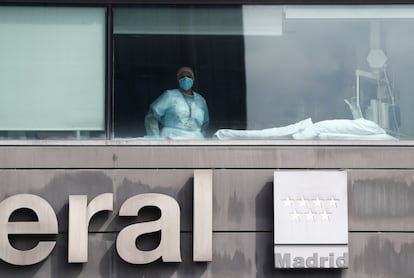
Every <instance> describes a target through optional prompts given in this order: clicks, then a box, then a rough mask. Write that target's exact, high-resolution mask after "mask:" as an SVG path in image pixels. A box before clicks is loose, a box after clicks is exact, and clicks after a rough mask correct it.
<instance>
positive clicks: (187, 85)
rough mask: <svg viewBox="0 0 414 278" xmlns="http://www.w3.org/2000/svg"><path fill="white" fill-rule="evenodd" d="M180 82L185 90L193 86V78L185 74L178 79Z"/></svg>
mask: <svg viewBox="0 0 414 278" xmlns="http://www.w3.org/2000/svg"><path fill="white" fill-rule="evenodd" d="M178 84H180V87H181V89H183V90H184V91H187V90H189V89H191V87H193V79H191V78H189V77H187V76H185V77H183V78H181V79H180V80H178Z"/></svg>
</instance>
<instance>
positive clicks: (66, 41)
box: [0, 6, 105, 139]
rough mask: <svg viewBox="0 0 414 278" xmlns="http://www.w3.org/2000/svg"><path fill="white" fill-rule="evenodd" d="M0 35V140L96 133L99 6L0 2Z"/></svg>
mask: <svg viewBox="0 0 414 278" xmlns="http://www.w3.org/2000/svg"><path fill="white" fill-rule="evenodd" d="M0 38H1V43H0V138H3V139H16V138H18V139H50V138H59V139H62V138H65V139H66V138H90V137H95V138H96V137H98V138H99V137H102V138H103V136H104V130H105V110H104V108H105V9H104V8H74V7H9V6H3V7H0Z"/></svg>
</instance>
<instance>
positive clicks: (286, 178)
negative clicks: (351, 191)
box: [273, 171, 348, 268]
mask: <svg viewBox="0 0 414 278" xmlns="http://www.w3.org/2000/svg"><path fill="white" fill-rule="evenodd" d="M273 184H274V185H273V186H274V188H273V189H274V190H273V194H274V242H275V246H274V252H275V257H274V260H275V267H276V268H347V267H348V201H347V173H346V172H345V171H277V172H275V173H274V183H273Z"/></svg>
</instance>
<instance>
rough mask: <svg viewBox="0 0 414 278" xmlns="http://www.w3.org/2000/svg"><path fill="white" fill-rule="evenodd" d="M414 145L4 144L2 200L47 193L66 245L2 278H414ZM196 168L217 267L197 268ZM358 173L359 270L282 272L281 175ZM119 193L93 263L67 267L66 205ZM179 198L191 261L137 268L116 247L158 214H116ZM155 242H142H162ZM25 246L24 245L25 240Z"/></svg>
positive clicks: (6, 269)
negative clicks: (125, 206) (128, 205)
mask: <svg viewBox="0 0 414 278" xmlns="http://www.w3.org/2000/svg"><path fill="white" fill-rule="evenodd" d="M413 155H414V148H412V147H410V146H396V147H392V146H383V147H381V146H372V147H369V146H365V147H357V146H339V147H338V146H279V147H275V146H262V147H260V146H233V147H232V146H197V147H186V146H158V147H144V146H18V147H13V146H2V147H0V188H1V189H0V200H3V199H5V198H6V197H8V196H10V195H14V194H18V193H32V194H37V195H39V196H42V197H43V198H45V199H46V200H48V202H49V203H50V204H51V205H52V207H53V209H54V210H55V212H56V213H57V216H58V221H59V234H58V236H57V237H56V240H57V246H56V247H55V249H54V251H53V252H52V254H51V255H50V256H49V257H48V259H47V260H46V261H44V262H41V263H39V264H36V265H34V266H28V267H16V266H11V265H8V264H6V263H4V262H0V276H1V277H8V276H13V277H57V276H59V277H376V278H378V277H413V273H414V264H413V262H414V167H413V166H414V159H413V157H414V156H413ZM194 168H208V169H209V168H212V169H213V230H214V233H213V261H212V262H211V263H195V262H193V261H192V205H193V204H192V194H193V189H192V182H193V181H192V177H193V169H194ZM279 169H283V170H295V169H334V170H335V169H345V170H347V171H348V194H349V196H348V199H349V201H348V202H349V205H348V206H349V240H350V267H349V269H347V270H290V271H282V270H275V269H274V267H273V233H272V230H273V197H272V196H273V195H272V185H273V171H275V170H279ZM104 192H113V193H114V212H113V213H102V214H99V215H97V216H96V217H95V218H94V220H93V221H92V223H91V227H90V231H91V234H90V237H89V250H90V254H89V262H88V263H86V264H67V221H68V196H69V195H73V194H86V195H88V198H89V199H92V198H93V197H94V196H96V195H98V194H100V193H104ZM146 192H156V193H163V194H167V195H170V196H172V197H174V198H175V199H176V200H177V201H178V203H179V205H180V207H181V253H182V259H183V262H182V263H179V264H176V263H173V264H172V263H161V262H159V261H158V262H155V263H151V264H148V265H130V264H128V263H125V262H123V261H122V260H121V259H120V258H119V256H118V255H117V253H116V251H115V249H114V240H115V238H116V235H117V232H118V231H119V230H120V229H122V228H123V227H124V226H126V225H128V224H130V223H135V222H136V221H140V220H142V219H145V218H146V217H147V218H148V219H150V218H151V217H153V215H152V214H151V212H150V211H149V212H147V214H144V215H142V216H141V215H140V217H142V218H138V219H126V220H125V219H121V218H119V217H117V214H118V211H119V207H120V206H121V204H122V203H123V202H124V201H125V200H126V199H127V198H129V197H131V196H133V195H135V194H140V193H146ZM154 242H156V237H151V236H149V237H147V238H146V239H145V241H143V242H142V244H148V245H149V246H151V244H155V243H154ZM16 244H17V245H18V244H21V245H25V244H26V243H25V242H24V240H23V239H16Z"/></svg>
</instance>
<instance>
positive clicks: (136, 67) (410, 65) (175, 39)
mask: <svg viewBox="0 0 414 278" xmlns="http://www.w3.org/2000/svg"><path fill="white" fill-rule="evenodd" d="M138 14H145V15H146V17H141V18H140V17H138V16H137V15H138ZM150 14H151V15H152V16H149V15H150ZM157 16H160V17H161V18H162V20H159V21H157V20H156V18H157ZM150 18H151V19H150ZM154 18H155V19H154ZM150 20H152V21H154V22H150ZM156 22H158V23H156ZM230 22H231V24H230ZM114 23H115V25H114V30H115V52H114V59H115V69H114V70H115V80H114V84H115V93H114V96H115V108H114V133H115V136H116V137H142V136H144V135H145V130H144V128H143V118H144V116H145V113H146V112H147V109H148V106H149V104H150V103H151V102H153V101H154V100H155V99H156V98H157V97H158V96H159V95H160V94H161V92H162V89H161V87H162V88H165V87H168V86H169V85H170V86H172V84H173V82H175V80H172V79H171V80H170V79H169V78H168V76H171V75H172V73H173V72H174V71H175V69H176V68H177V67H178V66H179V65H181V64H188V65H191V66H192V67H193V68H194V70H195V72H196V75H197V76H199V77H200V78H199V79H198V80H197V84H195V85H196V86H200V87H201V88H202V91H203V95H204V96H205V98H206V101H207V104H208V106H209V110H210V128H209V130H208V132H207V133H208V137H213V138H215V139H217V138H218V139H272V140H273V139H297V140H300V139H302V140H344V139H351V140H396V139H412V138H414V125H412V124H411V122H410V120H411V119H412V118H413V117H414V115H413V113H414V112H412V111H413V109H412V108H411V104H413V103H414V94H412V93H411V91H412V90H413V87H414V84H413V81H412V77H411V75H412V72H414V55H412V51H413V49H414V37H413V36H412V35H411V32H412V30H413V29H414V6H410V5H404V6H398V5H396V6H251V5H249V6H224V7H223V6H221V7H213V6H211V7H210V6H207V7H206V6H204V7H180V8H171V7H163V8H162V9H158V8H149V7H137V8H135V9H116V10H115V18H114ZM150 23H151V24H150ZM142 26H144V27H145V26H152V27H151V28H143V27H142ZM130 112H131V113H130Z"/></svg>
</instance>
